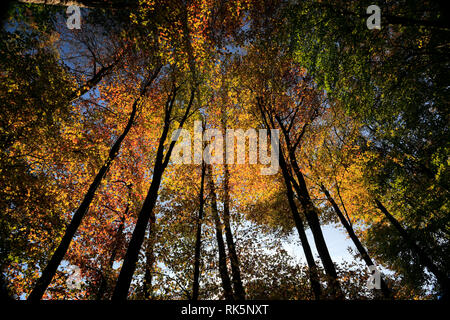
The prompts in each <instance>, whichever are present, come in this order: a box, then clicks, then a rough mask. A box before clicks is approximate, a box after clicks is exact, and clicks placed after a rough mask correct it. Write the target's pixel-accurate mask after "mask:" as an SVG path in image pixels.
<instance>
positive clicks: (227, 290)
mask: <svg viewBox="0 0 450 320" xmlns="http://www.w3.org/2000/svg"><path fill="white" fill-rule="evenodd" d="M208 185H209V193H210V197H211V213H212V215H213V218H214V223H215V225H216V239H217V247H218V251H219V273H220V278H221V279H222V287H223V292H224V296H225V299H226V300H233V289H232V288H231V281H230V276H229V275H228V268H227V254H226V252H225V243H224V241H223V235H222V223H221V222H220V217H219V210H218V209H217V196H216V190H215V186H214V181H213V177H212V172H211V166H210V165H209V166H208Z"/></svg>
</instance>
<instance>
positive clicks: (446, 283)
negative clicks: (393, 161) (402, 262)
mask: <svg viewBox="0 0 450 320" xmlns="http://www.w3.org/2000/svg"><path fill="white" fill-rule="evenodd" d="M375 203H376V205H377V207H378V209H380V211H381V212H382V213H383V214H384V215H385V216H386V218H387V219H388V220H389V222H390V223H391V224H392V225H393V226H394V227H395V229H397V231H398V233H399V234H400V235H401V236H402V238H403V239H404V240H405V242H406V243H407V244H408V245H409V247H410V248H411V250H412V251H413V252H415V253H416V254H417V256H418V258H419V262H420V264H421V265H423V266H424V267H426V268H427V269H428V270H429V271H430V272H431V273H433V274H434V276H435V277H436V279H437V281H438V283H439V285H440V287H441V291H442V293H443V295H442V298H443V299H445V300H448V299H449V298H450V295H449V293H450V292H449V290H450V279H449V277H448V275H447V274H445V272H443V271H441V270H440V269H439V268H438V267H437V266H436V265H435V264H434V263H433V261H432V260H431V259H430V258H429V257H428V255H427V254H426V253H425V252H424V251H423V250H422V249H421V248H420V247H419V246H418V245H417V243H416V242H415V241H414V239H413V237H412V236H411V235H410V234H409V233H408V231H407V230H405V229H404V228H403V227H402V225H401V224H400V222H398V221H397V219H395V218H394V216H393V215H391V214H390V213H389V211H388V210H387V209H386V208H385V207H384V206H383V204H382V203H381V202H380V201H379V200H378V199H375Z"/></svg>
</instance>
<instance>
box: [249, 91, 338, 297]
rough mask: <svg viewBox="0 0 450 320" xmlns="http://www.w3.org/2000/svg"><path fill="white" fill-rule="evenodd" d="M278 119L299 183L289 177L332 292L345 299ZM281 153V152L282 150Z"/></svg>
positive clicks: (259, 101)
mask: <svg viewBox="0 0 450 320" xmlns="http://www.w3.org/2000/svg"><path fill="white" fill-rule="evenodd" d="M257 104H258V107H259V109H260V111H261V114H262V115H263V117H264V118H266V114H267V119H266V123H267V125H269V124H270V127H271V128H276V126H275V121H274V119H273V117H272V116H271V114H270V112H269V111H268V110H267V109H266V108H265V107H264V105H263V101H262V98H258V99H257ZM277 121H278V124H279V126H280V127H281V129H282V132H283V136H284V138H285V139H284V140H285V142H286V147H287V152H288V155H289V156H288V158H289V163H290V165H291V168H292V170H293V171H294V173H295V175H296V177H297V180H298V183H297V181H296V180H295V179H294V177H293V176H292V175H289V178H290V181H291V183H292V185H293V186H294V190H295V192H296V193H297V196H298V199H299V200H300V204H301V206H302V209H303V211H304V213H305V216H306V220H307V221H308V225H309V227H310V229H311V232H312V234H313V237H314V242H315V244H316V248H317V252H318V253H319V256H320V259H321V260H322V264H323V266H324V269H325V272H326V274H327V276H328V285H329V288H330V289H331V294H332V296H333V297H334V298H336V299H343V298H344V294H343V292H342V289H341V286H340V284H339V281H338V276H337V272H336V268H335V266H334V263H333V260H332V259H331V256H330V253H329V251H328V247H327V245H326V242H325V239H324V237H323V233H322V229H321V227H320V221H319V217H318V214H317V210H316V208H315V207H314V204H313V203H312V201H311V198H310V196H309V191H308V188H307V186H306V182H305V179H304V177H303V173H302V172H301V170H300V168H299V166H298V163H297V159H296V157H295V149H294V148H293V147H292V145H291V141H290V138H289V133H288V132H287V130H286V128H285V127H284V125H283V123H282V122H281V120H280V119H279V118H277ZM304 128H305V127H304ZM299 141H300V140H298V141H297V143H296V144H295V146H297V145H298V143H299ZM280 151H281V149H280ZM280 154H281V152H280ZM286 160H287V159H286Z"/></svg>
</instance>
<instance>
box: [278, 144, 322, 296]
mask: <svg viewBox="0 0 450 320" xmlns="http://www.w3.org/2000/svg"><path fill="white" fill-rule="evenodd" d="M280 167H281V171H282V173H283V177H284V183H285V185H286V195H287V198H288V201H289V206H290V208H291V211H292V217H293V219H294V222H295V226H296V228H297V232H298V235H299V237H300V242H301V244H302V248H303V252H304V253H305V257H306V261H307V263H308V269H309V280H310V282H311V289H312V292H313V294H314V297H315V299H316V300H320V298H321V295H322V286H321V285H320V280H319V274H318V270H317V265H316V262H315V261H314V256H313V254H312V250H311V247H310V245H309V241H308V238H307V237H306V232H305V226H304V225H303V221H302V218H301V217H300V214H299V212H298V209H297V205H296V204H295V201H294V191H293V189H292V184H291V180H290V178H289V171H288V168H287V165H286V161H285V159H284V156H283V154H282V153H280Z"/></svg>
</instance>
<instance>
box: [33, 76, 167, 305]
mask: <svg viewBox="0 0 450 320" xmlns="http://www.w3.org/2000/svg"><path fill="white" fill-rule="evenodd" d="M159 70H160V68H159V69H157V71H156V72H154V74H153V76H152V77H151V78H150V79H149V80H148V81H147V82H146V83H145V84H144V85H143V87H142V89H141V92H140V95H139V97H138V98H137V99H136V100H135V101H134V103H133V106H132V112H131V114H130V118H129V119H128V123H127V125H126V126H125V129H124V131H123V132H122V134H121V135H120V136H119V137H118V138H117V140H116V141H115V142H114V144H113V146H112V147H111V150H110V151H109V155H108V158H107V159H106V161H105V163H104V164H103V166H102V167H101V168H100V170H99V171H98V173H97V175H96V176H95V178H94V181H93V182H92V184H91V185H90V186H89V189H88V191H87V193H86V195H85V196H84V198H83V201H82V202H81V204H80V206H79V207H78V209H77V210H76V211H75V213H74V215H73V217H72V220H71V221H70V223H69V225H68V226H67V228H66V231H65V233H64V236H63V238H62V239H61V242H60V244H59V246H58V248H57V249H56V251H55V252H54V253H53V256H52V257H51V259H50V261H49V263H48V264H47V266H46V268H45V269H44V270H43V271H42V275H41V277H40V278H39V279H38V281H37V283H36V286H35V287H34V289H33V291H31V293H30V295H29V297H28V300H30V301H38V300H40V299H41V298H42V296H43V295H44V293H45V290H46V289H47V287H48V285H49V284H50V282H51V281H52V279H53V277H54V275H55V273H56V270H57V269H58V266H59V265H60V263H61V261H62V259H63V258H64V256H65V254H66V252H67V250H68V249H69V245H70V242H71V241H72V239H73V237H74V235H75V233H76V231H77V229H78V227H79V226H80V224H81V221H82V220H83V217H84V216H85V215H86V213H87V211H88V209H89V206H90V204H91V202H92V199H93V198H94V196H95V192H96V191H97V189H98V187H99V186H100V183H101V181H102V179H103V177H104V176H105V174H106V172H107V171H108V169H109V168H110V167H111V164H112V162H113V161H114V159H115V158H116V156H117V154H118V153H119V150H120V145H121V144H122V141H123V140H124V139H125V137H126V136H127V134H128V132H129V131H130V129H131V127H132V126H133V122H134V118H135V116H136V112H137V106H138V103H139V101H140V100H141V98H142V97H143V95H144V94H145V92H146V89H147V87H148V86H149V85H150V84H151V83H152V82H153V80H154V79H155V78H156V76H157V74H158V73H159Z"/></svg>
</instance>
